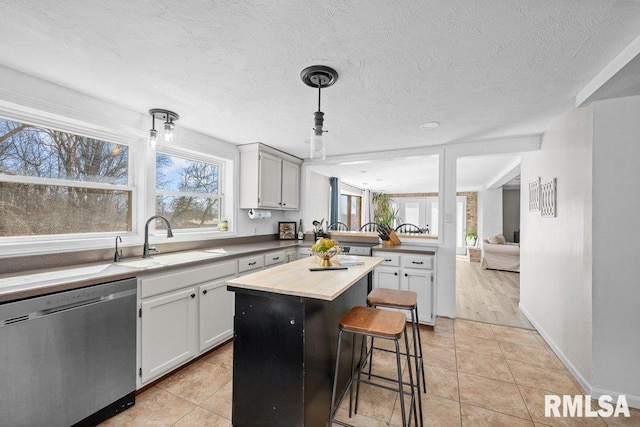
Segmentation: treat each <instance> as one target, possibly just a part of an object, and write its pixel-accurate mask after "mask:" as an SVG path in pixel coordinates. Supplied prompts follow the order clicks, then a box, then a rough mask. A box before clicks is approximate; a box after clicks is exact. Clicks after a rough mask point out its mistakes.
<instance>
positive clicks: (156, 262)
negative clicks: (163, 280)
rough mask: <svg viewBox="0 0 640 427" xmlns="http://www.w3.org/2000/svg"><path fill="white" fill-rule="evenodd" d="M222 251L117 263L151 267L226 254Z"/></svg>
mask: <svg viewBox="0 0 640 427" xmlns="http://www.w3.org/2000/svg"><path fill="white" fill-rule="evenodd" d="M220 251H221V250H220V249H216V250H214V251H190V252H177V253H173V254H166V255H155V256H153V257H150V258H144V259H137V260H134V261H121V262H118V263H117V265H121V266H123V267H132V268H151V267H159V266H165V265H176V264H182V263H185V262H191V261H199V260H203V259H212V258H217V257H219V256H223V255H225V254H226V252H224V250H222V251H223V252H220Z"/></svg>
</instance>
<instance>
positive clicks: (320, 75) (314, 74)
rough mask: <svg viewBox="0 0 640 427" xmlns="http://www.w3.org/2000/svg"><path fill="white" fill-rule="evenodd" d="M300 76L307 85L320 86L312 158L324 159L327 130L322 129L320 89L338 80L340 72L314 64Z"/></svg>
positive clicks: (313, 130) (312, 137)
mask: <svg viewBox="0 0 640 427" xmlns="http://www.w3.org/2000/svg"><path fill="white" fill-rule="evenodd" d="M300 78H301V79H302V81H303V82H304V84H306V85H307V86H311V87H314V88H315V87H317V88H318V111H316V112H315V113H313V117H314V125H315V126H314V127H313V129H312V132H311V159H318V160H324V159H326V157H327V153H326V147H325V144H324V140H323V138H322V134H323V133H324V132H327V131H326V130H323V129H322V126H323V125H324V113H323V112H322V111H320V91H321V89H323V88H325V87H329V86H331V85H333V84H334V83H335V82H336V80H338V72H337V71H336V70H334V69H333V68H331V67H326V66H324V65H312V66H310V67H307V68H305V69H304V70H302V72H301V73H300Z"/></svg>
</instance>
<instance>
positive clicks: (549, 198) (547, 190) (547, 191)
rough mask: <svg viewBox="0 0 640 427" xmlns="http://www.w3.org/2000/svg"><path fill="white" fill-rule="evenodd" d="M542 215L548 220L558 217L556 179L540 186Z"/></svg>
mask: <svg viewBox="0 0 640 427" xmlns="http://www.w3.org/2000/svg"><path fill="white" fill-rule="evenodd" d="M540 215H541V216H542V217H546V218H552V217H555V216H556V178H551V179H550V180H547V181H544V182H542V183H541V184H540Z"/></svg>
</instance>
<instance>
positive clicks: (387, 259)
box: [384, 258, 393, 262]
mask: <svg viewBox="0 0 640 427" xmlns="http://www.w3.org/2000/svg"><path fill="white" fill-rule="evenodd" d="M391 261H393V260H392V259H391V258H385V259H384V262H391Z"/></svg>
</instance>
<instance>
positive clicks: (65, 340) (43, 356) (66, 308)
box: [0, 279, 136, 427]
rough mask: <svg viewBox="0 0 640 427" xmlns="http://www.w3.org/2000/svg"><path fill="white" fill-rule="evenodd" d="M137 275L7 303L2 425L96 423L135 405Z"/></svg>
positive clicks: (0, 352)
mask: <svg viewBox="0 0 640 427" xmlns="http://www.w3.org/2000/svg"><path fill="white" fill-rule="evenodd" d="M135 316H136V280H135V279H126V280H120V281H116V282H110V283H105V284H101V285H96V286H90V287H86V288H81V289H76V290H72V291H67V292H60V293H56V294H50V295H46V296H42V297H36V298H31V299H26V300H21V301H17V302H10V303H6V304H2V305H0V426H12V427H14V426H45V425H46V426H70V425H75V424H79V425H95V424H97V423H99V422H101V421H103V420H104V419H106V418H108V417H110V416H112V415H114V414H115V413H117V412H121V411H122V410H124V409H126V408H128V407H129V406H131V405H133V404H134V400H135V386H136V384H135V378H136V377H135V366H136V317H135Z"/></svg>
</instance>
